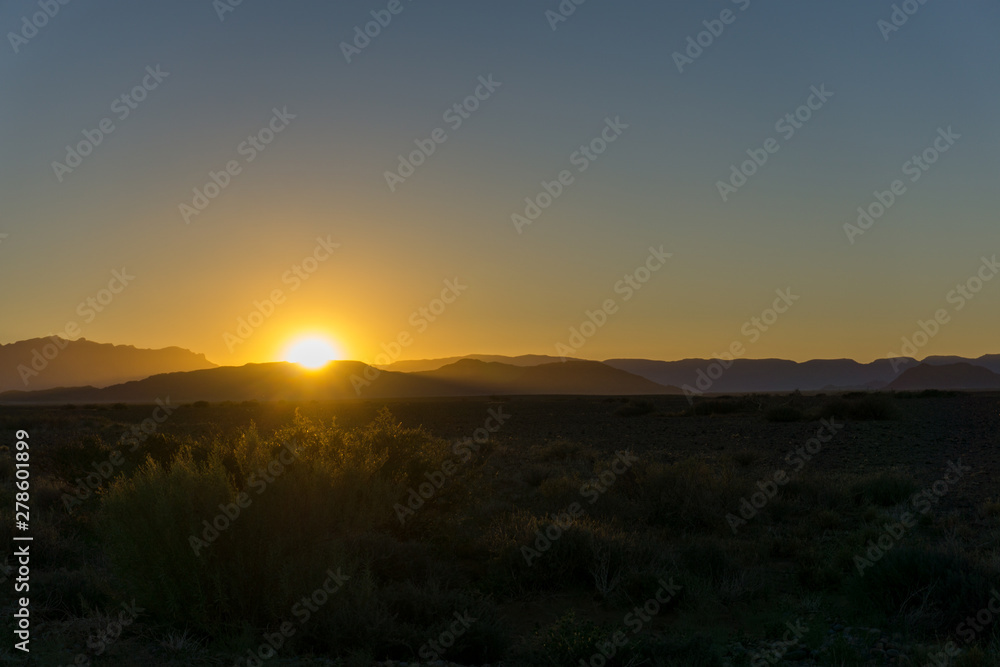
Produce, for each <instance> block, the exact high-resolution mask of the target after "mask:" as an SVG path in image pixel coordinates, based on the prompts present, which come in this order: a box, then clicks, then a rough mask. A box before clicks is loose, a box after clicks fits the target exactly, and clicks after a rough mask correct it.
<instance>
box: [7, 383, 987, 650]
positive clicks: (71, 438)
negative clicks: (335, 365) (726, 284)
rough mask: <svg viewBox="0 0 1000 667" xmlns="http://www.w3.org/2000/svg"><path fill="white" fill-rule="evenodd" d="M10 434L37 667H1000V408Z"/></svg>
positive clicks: (165, 421)
mask: <svg viewBox="0 0 1000 667" xmlns="http://www.w3.org/2000/svg"><path fill="white" fill-rule="evenodd" d="M157 408H159V409H157ZM161 417H162V419H161ZM144 420H145V426H146V430H145V431H143V422H144ZM0 425H2V430H3V432H4V433H5V438H4V443H3V444H4V447H3V451H2V453H0V455H2V469H0V478H2V480H3V482H2V483H3V487H2V488H3V491H2V497H3V502H2V505H0V508H2V509H0V512H2V513H3V518H4V520H3V522H2V525H3V526H4V531H5V533H6V534H5V535H4V540H3V543H4V544H5V545H11V544H13V542H12V540H11V537H12V533H13V532H14V528H13V517H12V516H10V515H12V514H13V507H14V493H15V489H14V455H15V451H14V449H15V448H14V447H13V445H12V443H13V440H14V433H15V432H16V431H18V430H22V429H23V430H24V431H26V432H27V433H28V434H29V436H30V437H29V438H28V442H29V443H30V450H29V451H30V463H31V493H30V505H31V530H30V533H31V535H33V536H34V541H33V542H32V546H31V549H32V560H31V573H30V582H31V583H30V585H31V590H30V596H31V598H32V614H33V615H34V617H33V637H32V653H31V660H32V662H33V664H39V665H71V664H72V665H87V664H95V665H102V664H104V665H158V664H163V665H233V664H237V665H254V664H269V665H305V664H337V665H373V664H382V665H385V664H411V665H416V664H449V663H455V664H460V665H483V664H490V665H496V664H501V663H502V664H504V665H567V666H570V665H594V666H599V665H623V666H624V665H632V666H638V665H706V666H708V665H716V666H722V665H733V666H740V665H752V666H757V665H771V664H789V665H837V666H847V665H888V664H898V665H925V664H931V665H963V666H966V667H970V666H976V665H983V666H987V665H997V664H1000V631H998V630H997V626H996V625H995V624H994V623H993V620H994V618H995V616H996V614H995V613H994V612H993V611H991V610H990V604H991V593H992V592H993V591H994V589H993V586H997V585H998V584H1000V487H998V484H997V482H996V481H995V480H997V479H998V478H1000V449H998V447H1000V394H997V393H956V392H936V391H931V392H920V393H905V392H901V393H895V394H863V393H852V394H839V395H823V394H820V395H800V394H797V393H796V394H783V395H768V396H764V395H754V396H734V397H715V398H702V399H698V400H697V401H696V402H695V404H694V406H693V407H692V406H690V405H689V404H688V401H687V400H686V399H685V398H684V397H683V396H663V397H656V396H643V397H634V398H629V397H609V398H604V397H492V398H462V399H414V400H379V401H376V400H370V401H342V402H307V403H302V404H294V403H290V402H273V403H256V402H245V403H211V404H207V403H195V404H184V405H172V404H167V405H164V404H161V405H159V406H157V405H123V404H117V405H66V406H59V407H26V406H25V407H21V406H17V407H0ZM289 443H293V444H291V445H290V444H289ZM276 461H277V462H278V463H277V464H276V463H275V462H276ZM213 524H214V528H213ZM4 549H8V547H7V546H5V547H4ZM12 551H13V549H12V548H10V549H8V551H7V556H6V564H7V566H8V568H10V567H11V566H16V563H15V559H14V557H13V555H12ZM15 576H16V571H15V570H13V569H8V570H7V574H6V575H5V578H6V583H5V586H10V585H11V581H12V580H13V579H14V577H15ZM4 600H5V601H11V600H12V598H9V597H5V598H4ZM4 604H5V605H8V606H10V609H7V608H5V609H4V614H3V617H4V619H5V620H4V623H5V624H6V629H5V634H7V636H10V635H11V632H12V630H13V628H12V627H9V626H10V624H11V623H12V618H11V613H8V611H10V612H13V606H12V602H5V603H4ZM123 605H124V606H123ZM123 610H124V611H123ZM977 619H978V620H977ZM282 633H284V634H282ZM0 656H2V657H3V658H4V659H8V658H10V659H13V653H12V651H11V649H10V646H9V645H5V646H4V647H2V648H0Z"/></svg>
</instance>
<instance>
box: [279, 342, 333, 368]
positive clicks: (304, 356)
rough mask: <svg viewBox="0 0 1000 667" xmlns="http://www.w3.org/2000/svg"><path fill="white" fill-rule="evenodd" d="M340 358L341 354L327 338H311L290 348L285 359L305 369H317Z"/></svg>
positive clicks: (293, 344)
mask: <svg viewBox="0 0 1000 667" xmlns="http://www.w3.org/2000/svg"><path fill="white" fill-rule="evenodd" d="M339 358H340V353H339V352H338V351H337V348H336V347H334V346H333V343H331V342H330V341H329V340H327V339H326V338H322V337H320V336H310V337H309V338H302V339H300V340H297V341H295V342H294V343H292V344H291V345H289V346H288V350H287V351H286V352H285V356H284V359H285V361H289V362H292V363H295V364H298V365H300V366H303V367H305V368H310V369H316V368H322V367H323V366H326V365H327V364H328V363H330V362H331V361H335V360H337V359H339Z"/></svg>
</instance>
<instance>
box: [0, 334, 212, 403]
mask: <svg viewBox="0 0 1000 667" xmlns="http://www.w3.org/2000/svg"><path fill="white" fill-rule="evenodd" d="M205 368H215V364H213V363H211V362H210V361H208V359H206V358H205V355H203V354H195V353H194V352H191V351H189V350H185V349H182V348H179V347H168V348H163V349H160V350H144V349H139V348H136V347H133V346H131V345H111V344H107V343H95V342H93V341H89V340H87V339H85V338H79V339H77V340H66V339H64V338H60V337H58V336H53V337H52V338H34V339H31V340H23V341H19V342H17V343H10V344H8V345H0V391H8V390H12V389H17V390H29V391H34V390H39V389H50V388H52V387H72V386H80V385H93V386H95V387H105V386H108V385H113V384H118V383H121V382H127V381H129V380H137V379H140V378H145V377H149V376H150V375H155V374H157V373H167V372H171V371H193V370H199V369H205Z"/></svg>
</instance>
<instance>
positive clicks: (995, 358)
mask: <svg viewBox="0 0 1000 667" xmlns="http://www.w3.org/2000/svg"><path fill="white" fill-rule="evenodd" d="M921 363H924V364H932V365H934V366H944V365H948V364H972V365H973V366H982V367H983V368H988V369H990V370H991V371H993V372H994V373H1000V354H984V355H983V356H981V357H978V358H976V359H966V358H965V357H955V356H947V357H942V356H935V357H927V358H926V359H924V360H923V361H922V362H921Z"/></svg>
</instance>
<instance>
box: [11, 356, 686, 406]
mask: <svg viewBox="0 0 1000 667" xmlns="http://www.w3.org/2000/svg"><path fill="white" fill-rule="evenodd" d="M366 373H367V375H366ZM678 391H679V390H678V389H677V388H676V387H661V386H659V385H656V384H655V383H653V382H650V381H649V380H646V379H644V378H641V377H637V376H635V375H631V374H629V373H626V372H624V371H620V370H617V369H614V368H611V367H609V366H605V365H604V364H601V363H600V362H596V361H588V362H583V361H581V362H567V363H566V364H545V365H543V366H537V367H531V368H519V367H516V366H507V365H505V364H496V363H486V362H479V361H474V360H466V361H462V362H459V363H457V364H455V365H454V367H446V368H445V369H441V370H440V371H434V372H429V373H412V374H411V373H394V372H391V371H377V370H376V369H374V368H371V367H369V366H367V365H366V364H363V363H361V362H358V361H337V362H332V363H331V364H329V365H328V366H326V367H325V368H323V369H322V370H319V371H307V370H304V369H302V368H301V367H299V366H297V365H295V364H289V363H285V362H276V363H269V364H247V365H246V366H238V367H236V366H225V367H219V368H211V369H205V370H197V371H190V372H185V373H167V374H162V375H155V376H153V377H150V378H146V379H144V380H136V381H133V382H127V383H124V384H118V385H114V386H111V387H105V388H96V387H76V388H66V389H50V390H47V391H41V392H21V391H12V392H6V393H3V394H0V402H5V403H99V402H126V403H127V402H152V401H155V400H156V399H165V398H166V397H168V396H169V397H170V399H171V401H173V402H174V403H177V402H186V401H197V400H206V401H227V400H228V401H243V400H281V399H284V400H292V401H303V400H314V399H315V400H330V399H349V398H363V399H364V398H416V397H438V396H477V395H479V396H481V395H489V394H590V395H594V394H597V395H600V394H622V395H634V394H669V393H677V392H678Z"/></svg>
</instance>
